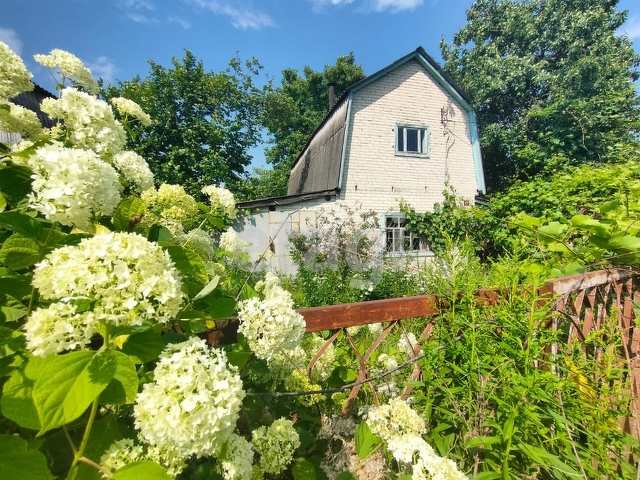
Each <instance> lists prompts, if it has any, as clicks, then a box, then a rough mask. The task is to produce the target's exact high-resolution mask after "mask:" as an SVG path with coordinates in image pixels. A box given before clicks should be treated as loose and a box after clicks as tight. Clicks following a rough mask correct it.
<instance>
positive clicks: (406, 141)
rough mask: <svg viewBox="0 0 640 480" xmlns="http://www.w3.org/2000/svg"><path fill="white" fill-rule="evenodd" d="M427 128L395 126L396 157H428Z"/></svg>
mask: <svg viewBox="0 0 640 480" xmlns="http://www.w3.org/2000/svg"><path fill="white" fill-rule="evenodd" d="M429 137H430V135H429V127H424V126H416V125H402V124H398V125H396V155H409V156H417V157H426V158H428V157H429V154H430V146H429Z"/></svg>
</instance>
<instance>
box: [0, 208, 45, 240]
mask: <svg viewBox="0 0 640 480" xmlns="http://www.w3.org/2000/svg"><path fill="white" fill-rule="evenodd" d="M0 227H2V228H6V229H7V230H11V231H12V232H16V233H21V234H23V235H25V236H27V237H30V238H32V239H34V240H39V239H40V237H41V234H42V225H40V222H38V221H37V220H36V219H35V218H33V217H31V216H29V215H27V214H25V213H21V212H16V211H11V212H2V213H0Z"/></svg>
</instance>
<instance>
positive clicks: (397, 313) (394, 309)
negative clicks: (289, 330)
mask: <svg viewBox="0 0 640 480" xmlns="http://www.w3.org/2000/svg"><path fill="white" fill-rule="evenodd" d="M437 301H438V297H436V296H435V295H419V296H416V297H403V298H389V299H386V300H371V301H369V302H362V303H347V304H344V305H328V306H326V307H312V308H301V309H299V310H298V313H300V315H302V316H303V317H304V320H305V322H307V332H320V331H322V330H334V329H336V328H345V327H353V326H356V325H368V324H370V323H381V322H391V321H394V320H404V319H406V318H417V317H430V316H433V315H437V314H438V309H437V308H436V304H437Z"/></svg>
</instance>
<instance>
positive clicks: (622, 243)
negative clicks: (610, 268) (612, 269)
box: [609, 235, 640, 252]
mask: <svg viewBox="0 0 640 480" xmlns="http://www.w3.org/2000/svg"><path fill="white" fill-rule="evenodd" d="M609 248H610V249H611V250H615V251H620V252H638V251H640V238H638V237H634V236H633V235H624V236H617V237H612V238H611V239H609Z"/></svg>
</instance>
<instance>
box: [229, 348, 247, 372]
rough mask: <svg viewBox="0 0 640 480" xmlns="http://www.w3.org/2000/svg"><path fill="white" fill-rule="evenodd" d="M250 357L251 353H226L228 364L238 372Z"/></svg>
mask: <svg viewBox="0 0 640 480" xmlns="http://www.w3.org/2000/svg"><path fill="white" fill-rule="evenodd" d="M252 356H253V353H252V352H227V360H228V362H229V363H230V364H231V365H233V366H234V367H238V370H242V369H243V368H244V366H245V365H246V364H247V362H248V361H249V359H250V358H251V357H252Z"/></svg>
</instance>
